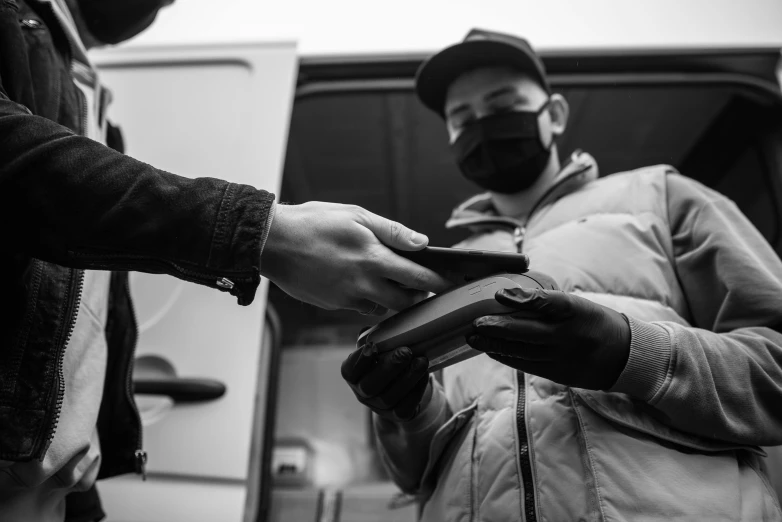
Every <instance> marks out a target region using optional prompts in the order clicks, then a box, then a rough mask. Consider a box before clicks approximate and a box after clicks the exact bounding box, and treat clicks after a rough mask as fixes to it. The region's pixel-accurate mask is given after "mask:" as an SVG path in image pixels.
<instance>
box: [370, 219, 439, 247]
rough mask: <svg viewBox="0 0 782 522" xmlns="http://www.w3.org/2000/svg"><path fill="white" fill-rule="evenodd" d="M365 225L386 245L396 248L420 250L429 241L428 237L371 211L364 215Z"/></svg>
mask: <svg viewBox="0 0 782 522" xmlns="http://www.w3.org/2000/svg"><path fill="white" fill-rule="evenodd" d="M365 218H366V219H365V226H366V227H367V228H368V229H369V230H371V231H372V233H373V234H375V236H376V237H377V238H378V239H379V240H380V241H381V242H382V243H384V244H385V245H386V246H389V247H391V248H396V249H398V250H420V249H422V248H424V247H425V246H426V245H427V244H428V243H429V238H428V237H426V236H425V235H423V234H420V233H418V232H415V231H413V230H410V229H409V228H407V227H406V226H404V225H402V224H401V223H397V222H396V221H391V220H390V219H386V218H384V217H382V216H378V215H377V214H373V213H372V212H367V213H366V216H365Z"/></svg>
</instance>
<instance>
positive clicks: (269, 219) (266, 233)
mask: <svg viewBox="0 0 782 522" xmlns="http://www.w3.org/2000/svg"><path fill="white" fill-rule="evenodd" d="M277 207H278V204H277V203H276V202H274V201H273V202H272V205H271V208H269V214H268V217H267V218H266V224H265V225H264V227H263V232H262V233H261V262H260V263H259V266H260V270H261V273H263V261H264V255H263V252H264V250H265V249H266V243H267V242H268V241H269V232H270V231H271V229H272V226H273V225H274V216H275V214H276V212H277Z"/></svg>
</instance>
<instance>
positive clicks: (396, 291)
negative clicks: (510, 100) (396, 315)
mask: <svg viewBox="0 0 782 522" xmlns="http://www.w3.org/2000/svg"><path fill="white" fill-rule="evenodd" d="M363 294H364V297H365V298H366V300H367V301H371V302H372V303H377V304H379V305H380V306H382V307H384V308H387V309H389V310H403V309H405V308H407V307H408V306H413V305H414V304H415V303H417V302H418V301H420V300H421V299H423V298H425V296H426V294H425V293H423V292H420V291H418V290H411V289H406V288H402V287H400V286H399V285H397V284H395V283H393V282H392V281H389V280H388V279H385V278H383V277H373V278H372V279H371V280H370V281H368V282H367V283H365V290H364V292H363ZM369 308H371V305H370V306H367V307H365V308H364V310H362V312H366V311H367V309H369Z"/></svg>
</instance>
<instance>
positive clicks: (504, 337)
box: [467, 288, 630, 390]
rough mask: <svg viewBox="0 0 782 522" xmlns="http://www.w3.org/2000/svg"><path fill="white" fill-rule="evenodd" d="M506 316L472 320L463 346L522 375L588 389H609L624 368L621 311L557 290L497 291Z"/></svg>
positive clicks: (626, 347)
mask: <svg viewBox="0 0 782 522" xmlns="http://www.w3.org/2000/svg"><path fill="white" fill-rule="evenodd" d="M495 298H496V299H497V301H498V302H499V303H501V304H503V305H505V306H508V307H510V308H513V309H514V310H516V312H514V313H512V314H509V315H493V316H485V317H481V318H478V319H476V320H475V322H474V326H475V327H476V331H477V332H476V334H475V335H471V336H469V337H468V338H467V343H468V344H469V345H470V346H472V347H473V348H475V349H476V350H479V351H482V352H485V353H486V354H488V355H489V357H491V358H492V359H495V360H497V361H499V362H501V363H503V364H506V365H508V366H511V367H513V368H516V369H518V370H521V371H523V372H526V373H530V374H533V375H538V376H540V377H544V378H546V379H549V380H552V381H554V382H558V383H560V384H564V385H566V386H573V387H576V388H586V389H592V390H606V389H609V388H610V387H611V386H613V384H614V383H615V382H616V380H617V379H618V378H619V375H620V374H621V373H622V370H624V367H625V365H626V364H627V358H628V356H629V354H630V325H629V323H628V320H627V318H626V317H625V316H624V315H623V314H620V313H619V312H617V311H615V310H612V309H610V308H607V307H605V306H601V305H599V304H597V303H593V302H592V301H589V300H588V299H584V298H582V297H578V296H575V295H572V294H568V293H566V292H561V291H557V290H541V289H529V288H518V289H512V290H500V291H499V292H497V295H496V296H495Z"/></svg>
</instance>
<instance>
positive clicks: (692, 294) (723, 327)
mask: <svg viewBox="0 0 782 522" xmlns="http://www.w3.org/2000/svg"><path fill="white" fill-rule="evenodd" d="M667 184H668V198H667V199H668V212H669V220H670V227H671V236H672V241H673V257H674V259H673V261H674V264H675V268H676V271H677V274H678V277H679V281H680V284H681V285H682V288H683V290H684V293H685V295H686V297H687V301H688V304H689V308H690V315H691V322H692V326H691V327H686V326H683V325H680V324H677V323H672V322H663V321H661V322H644V321H639V320H637V319H634V318H630V327H631V336H632V339H631V346H630V357H629V360H628V363H627V366H626V368H625V370H624V371H623V373H622V375H621V376H620V377H619V380H618V381H617V382H616V384H615V385H614V387H613V388H612V390H611V391H617V392H623V393H627V394H629V395H631V396H633V397H635V398H637V399H640V400H643V401H646V402H648V403H649V404H650V405H652V406H653V407H654V408H655V409H656V410H657V412H658V413H659V414H660V416H661V419H662V420H663V421H665V422H667V423H668V424H669V425H671V426H673V427H675V428H677V429H680V430H682V431H685V432H689V433H693V434H696V435H701V436H705V437H710V438H714V439H718V440H723V441H727V442H734V443H740V444H754V445H777V444H782V406H781V405H782V333H780V332H781V331H782V262H780V259H779V257H778V256H777V254H776V253H775V252H774V250H773V249H772V248H771V246H770V245H769V244H768V242H767V241H766V240H765V239H764V238H763V236H762V235H761V234H760V232H758V230H757V229H755V227H754V226H753V225H752V224H751V223H750V221H749V220H748V219H747V218H746V217H745V216H744V215H743V214H742V213H741V211H740V210H739V209H738V208H737V206H736V205H735V204H734V203H733V202H732V201H730V200H729V199H727V198H726V197H724V196H722V195H721V194H719V193H717V192H715V191H713V190H710V189H708V188H706V187H704V186H703V185H701V184H700V183H697V182H695V181H693V180H690V179H687V178H685V177H683V176H680V175H677V174H670V175H668V177H667Z"/></svg>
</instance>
